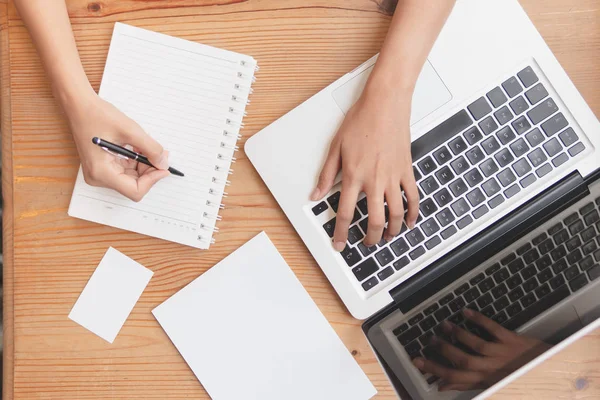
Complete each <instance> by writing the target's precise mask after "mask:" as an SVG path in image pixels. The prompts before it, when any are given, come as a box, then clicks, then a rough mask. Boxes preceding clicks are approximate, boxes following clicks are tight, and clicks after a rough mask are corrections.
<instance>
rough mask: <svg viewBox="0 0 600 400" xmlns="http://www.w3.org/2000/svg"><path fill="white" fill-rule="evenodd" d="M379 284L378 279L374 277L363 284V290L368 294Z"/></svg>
mask: <svg viewBox="0 0 600 400" xmlns="http://www.w3.org/2000/svg"><path fill="white" fill-rule="evenodd" d="M378 283H379V281H378V280H377V278H376V277H372V278H371V279H368V280H366V281H365V282H363V284H362V288H363V289H364V291H365V292H368V291H369V290H371V289H373V288H374V287H375V286H377V284H378Z"/></svg>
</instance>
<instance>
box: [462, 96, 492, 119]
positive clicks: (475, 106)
mask: <svg viewBox="0 0 600 400" xmlns="http://www.w3.org/2000/svg"><path fill="white" fill-rule="evenodd" d="M467 109H468V110H469V112H470V113H471V115H472V116H473V118H474V119H475V120H476V121H479V120H480V119H482V118H483V117H485V116H486V115H488V114H489V113H491V112H492V107H490V105H489V104H488V102H487V101H486V99H485V98H484V97H480V98H479V99H477V100H475V101H474V102H473V103H471V104H470V105H469V106H468V107H467Z"/></svg>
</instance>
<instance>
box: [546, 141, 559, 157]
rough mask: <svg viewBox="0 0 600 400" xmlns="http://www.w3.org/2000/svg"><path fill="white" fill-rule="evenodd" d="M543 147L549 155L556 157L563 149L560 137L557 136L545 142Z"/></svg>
mask: <svg viewBox="0 0 600 400" xmlns="http://www.w3.org/2000/svg"><path fill="white" fill-rule="evenodd" d="M543 147H544V150H545V151H546V153H547V154H548V156H549V157H554V156H555V155H557V154H558V153H560V152H561V151H562V149H563V147H562V145H561V144H560V143H559V142H558V139H556V138H552V139H550V140H549V141H548V142H546V143H544V145H543Z"/></svg>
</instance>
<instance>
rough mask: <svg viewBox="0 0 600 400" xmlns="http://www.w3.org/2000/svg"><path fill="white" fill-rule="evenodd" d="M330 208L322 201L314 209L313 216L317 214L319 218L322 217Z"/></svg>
mask: <svg viewBox="0 0 600 400" xmlns="http://www.w3.org/2000/svg"><path fill="white" fill-rule="evenodd" d="M328 208H329V206H328V205H327V203H326V202H324V201H322V202H320V203H319V204H317V205H316V206H314V207H313V208H312V212H313V214H315V215H316V216H317V215H321V214H322V213H323V212H324V211H325V210H327V209H328Z"/></svg>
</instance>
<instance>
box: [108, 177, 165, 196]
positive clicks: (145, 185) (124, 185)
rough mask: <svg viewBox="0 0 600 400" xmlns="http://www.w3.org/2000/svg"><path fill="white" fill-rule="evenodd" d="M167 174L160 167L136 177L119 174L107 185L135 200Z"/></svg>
mask: <svg viewBox="0 0 600 400" xmlns="http://www.w3.org/2000/svg"><path fill="white" fill-rule="evenodd" d="M169 175H170V174H169V171H165V170H162V169H154V170H152V171H148V172H146V173H145V174H143V175H142V176H140V177H139V178H137V179H136V178H134V177H132V176H129V175H127V174H119V175H116V176H115V177H114V178H113V179H111V180H110V182H109V183H108V184H107V186H108V187H109V188H111V189H114V190H116V191H117V192H119V193H121V194H122V195H123V196H125V197H127V198H129V199H130V200H133V201H136V202H137V201H140V200H142V199H143V198H144V196H145V195H146V194H147V193H148V192H149V191H150V189H151V188H152V186H154V184H156V182H158V181H160V180H161V179H163V178H166V177H167V176H169Z"/></svg>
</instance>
